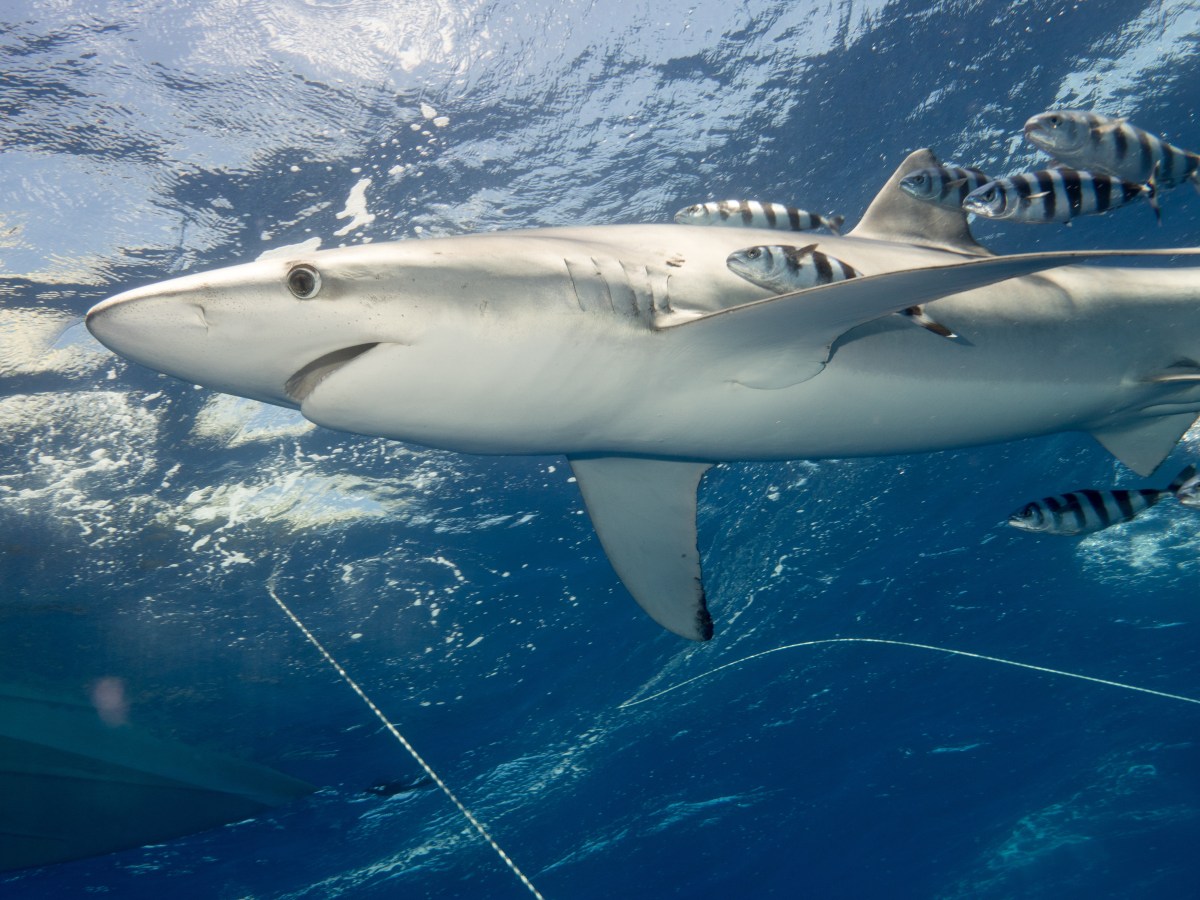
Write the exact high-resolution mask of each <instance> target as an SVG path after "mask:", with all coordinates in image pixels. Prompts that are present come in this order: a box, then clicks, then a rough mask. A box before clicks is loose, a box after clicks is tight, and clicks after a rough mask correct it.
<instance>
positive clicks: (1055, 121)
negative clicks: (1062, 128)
mask: <svg viewBox="0 0 1200 900" xmlns="http://www.w3.org/2000/svg"><path fill="white" fill-rule="evenodd" d="M1046 121H1047V122H1049V123H1050V124H1051V125H1053V126H1054V127H1055V128H1057V127H1058V126H1059V125H1061V124H1062V117H1061V116H1049V117H1048V118H1047V119H1046Z"/></svg>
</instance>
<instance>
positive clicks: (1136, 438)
mask: <svg viewBox="0 0 1200 900" xmlns="http://www.w3.org/2000/svg"><path fill="white" fill-rule="evenodd" d="M1195 421H1196V413H1194V412H1188V413H1179V414H1178V415H1173V416H1159V417H1157V418H1153V419H1143V420H1141V421H1138V422H1136V423H1134V424H1133V425H1125V426H1122V427H1119V428H1098V429H1095V430H1093V431H1092V432H1091V435H1092V437H1094V438H1095V439H1096V440H1097V441H1099V442H1100V444H1101V446H1103V447H1104V449H1105V450H1107V451H1108V452H1109V453H1111V454H1112V455H1113V456H1115V457H1116V458H1117V459H1119V460H1120V461H1121V462H1123V463H1124V464H1125V465H1127V466H1129V468H1131V469H1133V471H1135V472H1137V473H1138V474H1139V475H1143V476H1145V475H1150V474H1151V473H1153V472H1154V470H1155V469H1157V468H1158V467H1159V465H1160V464H1161V463H1162V461H1163V460H1164V459H1166V458H1167V456H1169V455H1170V453H1171V451H1172V450H1174V449H1175V445H1176V444H1178V443H1179V439H1180V438H1182V437H1183V436H1184V434H1186V433H1187V430H1188V429H1189V428H1191V427H1192V424H1193V423H1194V422H1195Z"/></svg>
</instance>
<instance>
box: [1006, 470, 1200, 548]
mask: <svg viewBox="0 0 1200 900" xmlns="http://www.w3.org/2000/svg"><path fill="white" fill-rule="evenodd" d="M1170 496H1175V497H1176V498H1178V499H1179V501H1180V502H1181V503H1183V504H1184V505H1185V506H1191V507H1200V478H1198V477H1197V476H1196V467H1195V466H1188V467H1187V468H1185V469H1184V470H1183V471H1182V472H1180V473H1179V474H1178V475H1177V476H1175V480H1174V481H1172V482H1171V483H1170V484H1169V485H1168V486H1167V487H1166V488H1163V489H1161V490H1156V489H1154V488H1143V489H1142V490H1121V489H1112V490H1092V489H1085V490H1078V491H1069V492H1068V493H1066V494H1058V495H1056V496H1054V497H1043V498H1042V499H1041V500H1035V501H1033V502H1032V503H1027V504H1025V506H1023V507H1021V509H1019V510H1018V511H1017V512H1015V513H1013V514H1012V515H1011V516H1009V517H1008V524H1009V525H1011V526H1012V527H1013V528H1018V529H1020V530H1021V531H1032V532H1037V533H1039V534H1067V535H1076V534H1091V533H1092V532H1094V531H1100V530H1102V529H1104V528H1108V527H1109V526H1110V525H1116V524H1118V523H1120V522H1128V521H1129V520H1130V519H1132V518H1134V516H1136V515H1138V514H1139V513H1142V512H1145V511H1146V510H1147V509H1149V508H1150V507H1152V506H1153V505H1154V504H1155V503H1157V502H1158V501H1159V500H1162V499H1163V498H1164V497H1170Z"/></svg>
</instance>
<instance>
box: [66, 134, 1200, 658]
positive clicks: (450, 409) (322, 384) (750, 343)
mask: <svg viewBox="0 0 1200 900" xmlns="http://www.w3.org/2000/svg"><path fill="white" fill-rule="evenodd" d="M936 164H937V159H936V157H935V156H934V155H933V153H932V152H930V151H928V150H918V151H916V152H914V153H912V154H911V155H909V156H908V158H907V159H906V160H905V161H904V162H903V164H902V165H901V166H900V167H899V168H898V169H897V170H896V172H895V174H894V175H893V176H892V177H891V178H890V179H889V180H888V181H887V183H886V184H885V185H884V186H883V188H882V189H881V190H880V191H879V193H878V195H877V196H876V197H875V199H874V200H873V201H872V202H871V204H870V205H869V207H868V208H867V210H866V212H865V213H864V215H863V217H862V219H861V220H860V222H859V223H858V225H857V227H855V228H854V230H853V231H851V232H849V233H848V234H846V235H845V236H836V235H830V236H828V237H826V236H820V237H818V238H817V244H818V246H819V248H820V249H821V250H822V251H823V252H825V253H827V254H829V255H831V256H835V257H836V258H838V259H840V260H843V261H844V262H845V263H846V264H847V265H849V266H852V267H853V268H854V269H856V270H857V271H858V272H860V273H862V274H861V277H856V278H853V279H850V280H847V281H842V282H838V283H834V284H829V285H824V286H820V287H815V288H810V289H807V290H802V291H796V292H792V293H788V294H779V295H774V294H773V293H772V291H770V290H768V289H764V288H762V287H758V286H756V285H754V284H753V283H751V282H749V281H746V280H745V279H743V278H740V277H739V276H737V275H736V274H735V273H733V272H731V271H730V270H729V268H728V267H727V265H726V259H727V258H728V257H729V255H730V254H731V253H733V252H735V251H737V250H739V249H742V248H745V247H748V246H751V245H755V244H767V243H777V242H778V237H779V236H778V233H777V232H770V231H764V230H760V229H755V228H745V229H739V228H704V227H697V226H689V225H679V224H629V225H594V226H578V227H554V228H531V229H519V230H513V231H499V232H487V233H480V234H467V235H461V236H452V237H437V238H429V239H422V240H401V241H396V242H389V243H373V244H365V245H357V246H351V247H343V248H333V249H327V250H297V251H296V252H295V254H294V255H291V256H283V257H273V258H264V259H260V260H257V261H254V262H250V263H245V264H241V265H235V266H230V267H227V268H222V269H217V270H214V271H207V272H201V273H195V274H189V275H184V276H181V277H177V278H173V279H171V280H167V281H163V282H159V283H156V284H151V285H149V286H146V287H139V288H135V289H133V290H128V291H126V292H124V293H120V294H117V295H116V296H114V297H111V298H109V299H107V300H104V301H102V302H101V303H99V304H97V305H96V306H94V307H93V308H92V309H91V310H90V311H89V312H88V313H87V320H86V321H87V327H88V328H89V329H90V331H91V332H92V334H93V335H94V336H95V337H96V338H97V339H98V340H99V341H100V342H101V343H103V344H105V345H106V346H107V347H109V348H110V349H112V350H113V351H114V352H116V353H118V354H120V355H122V356H124V357H126V358H128V359H130V360H132V361H134V362H137V363H140V364H142V365H144V366H148V367H150V368H151V369H154V370H157V371H159V372H164V373H167V374H169V375H172V376H175V377H177V378H180V379H182V380H184V381H187V382H192V383H194V384H198V385H202V386H205V387H208V388H211V389H213V390H216V391H223V392H227V393H230V394H236V395H239V396H242V397H249V398H252V399H255V400H260V401H263V402H265V403H271V404H278V405H281V406H287V407H292V408H296V409H298V410H299V411H300V412H301V413H302V414H303V415H304V416H305V417H306V418H307V419H309V420H311V421H312V422H314V423H316V424H317V425H320V426H324V427H326V428H331V429H337V430H340V431H344V432H353V433H358V434H363V435H374V436H379V437H384V438H391V439H395V440H400V441H405V442H411V443H415V444H420V445H425V446H429V447H436V448H443V449H448V450H452V451H459V452H463V453H472V454H537V455H544V454H565V455H566V457H567V459H568V461H569V463H570V465H571V468H572V470H573V473H574V475H575V478H576V480H577V482H578V485H579V489H580V491H581V493H582V496H583V501H584V504H585V506H586V508H587V511H588V513H589V515H590V517H591V521H592V523H593V526H594V527H595V530H596V533H597V535H598V537H599V539H600V542H601V545H602V546H603V548H604V550H605V553H606V554H607V556H608V558H609V560H610V561H611V563H612V565H613V568H614V569H615V571H616V573H617V575H618V576H619V578H620V579H621V581H622V582H623V583H624V585H625V586H626V588H627V589H628V590H629V592H630V594H632V596H633V597H634V599H635V600H636V601H637V602H638V603H639V604H640V605H641V607H642V608H643V609H644V610H645V611H646V612H647V613H648V614H649V615H650V616H651V617H652V618H653V619H654V620H655V621H656V622H658V623H659V624H660V625H662V626H664V627H665V628H667V629H668V630H670V631H672V632H674V633H675V634H678V635H680V636H682V637H685V638H689V639H692V640H697V641H704V640H708V639H709V638H711V637H712V634H713V620H712V616H711V614H710V612H709V609H708V601H707V598H706V595H705V590H704V579H703V574H702V571H701V559H700V553H699V550H698V548H697V530H696V503H697V501H696V495H697V490H698V488H699V485H700V482H701V479H702V477H703V475H704V473H705V472H706V471H707V470H708V469H709V467H710V466H712V465H714V464H715V463H719V462H725V461H733V460H787V459H820V458H841V457H864V456H886V455H893V454H909V453H919V452H929V451H937V450H945V449H952V448H961V447H967V446H973V445H982V444H990V443H997V442H1004V441H1012V440H1016V439H1021V438H1028V437H1033V436H1039V435H1049V434H1054V433H1058V432H1065V431H1082V432H1087V433H1090V434H1092V435H1094V436H1095V437H1096V438H1097V439H1098V440H1099V442H1100V443H1101V444H1102V445H1103V446H1104V447H1105V448H1107V450H1108V451H1110V452H1111V453H1112V454H1113V455H1115V456H1116V457H1117V458H1118V459H1119V460H1121V461H1122V462H1123V463H1125V464H1126V465H1127V466H1129V467H1130V468H1131V469H1133V470H1134V471H1136V472H1138V473H1140V474H1149V473H1151V472H1152V471H1153V470H1154V469H1156V468H1157V467H1158V465H1159V463H1161V462H1162V461H1163V459H1164V458H1165V457H1166V456H1167V455H1168V454H1169V453H1170V452H1171V450H1172V449H1173V447H1174V446H1175V444H1176V443H1177V442H1178V440H1179V439H1180V438H1181V437H1182V435H1183V434H1184V433H1185V432H1186V431H1187V429H1188V428H1189V427H1190V426H1191V425H1192V423H1193V421H1194V420H1195V419H1196V417H1197V414H1198V413H1200V272H1198V271H1197V269H1196V268H1195V265H1196V264H1195V263H1192V262H1191V260H1190V257H1192V256H1195V255H1196V254H1200V248H1174V249H1151V250H1126V251H1106V250H1094V251H1068V252H1043V253H1025V254H1012V255H995V254H993V253H991V252H989V251H988V250H987V249H986V248H984V247H983V246H981V245H980V244H979V243H977V242H976V241H975V240H974V238H973V237H972V235H971V233H970V230H969V227H968V223H967V219H966V217H965V215H964V213H963V212H962V211H961V210H956V209H948V208H945V207H939V206H934V205H931V204H925V203H922V202H920V201H918V200H916V199H914V198H912V197H910V196H908V195H907V194H906V193H905V192H904V191H902V190H901V189H900V186H899V185H900V181H901V180H902V179H903V178H904V177H905V176H906V175H908V174H910V173H912V172H914V171H916V170H917V169H921V168H927V167H929V166H932V165H936ZM1117 256H1128V257H1164V258H1166V257H1175V259H1173V260H1170V261H1169V263H1170V264H1168V265H1160V266H1155V267H1147V266H1139V267H1136V268H1133V267H1127V268H1122V267H1118V266H1112V265H1105V264H1100V265H1097V264H1088V263H1094V261H1097V260H1100V261H1103V262H1107V258H1109V257H1117ZM1181 259H1182V264H1181ZM916 305H923V306H925V307H926V308H930V306H932V309H931V310H930V314H931V315H934V316H935V318H936V319H937V321H938V322H939V323H942V324H944V325H945V326H946V327H947V328H949V329H951V330H952V331H953V332H954V333H955V334H956V335H959V336H960V337H958V338H957V339H954V340H947V339H944V338H942V337H939V336H936V335H933V334H931V333H930V332H928V331H925V330H923V329H921V328H916V327H913V325H912V324H911V323H910V322H908V321H907V320H906V319H904V318H902V317H897V316H894V315H892V314H893V313H896V312H899V311H901V310H904V309H906V308H909V307H912V306H916Z"/></svg>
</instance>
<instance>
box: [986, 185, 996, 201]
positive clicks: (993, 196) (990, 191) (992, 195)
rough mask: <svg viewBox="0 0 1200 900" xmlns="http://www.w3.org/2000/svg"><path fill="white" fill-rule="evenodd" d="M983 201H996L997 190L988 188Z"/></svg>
mask: <svg viewBox="0 0 1200 900" xmlns="http://www.w3.org/2000/svg"><path fill="white" fill-rule="evenodd" d="M983 199H984V200H989V201H990V200H995V199H996V189H995V188H988V189H987V190H986V191H984V194H983Z"/></svg>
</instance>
